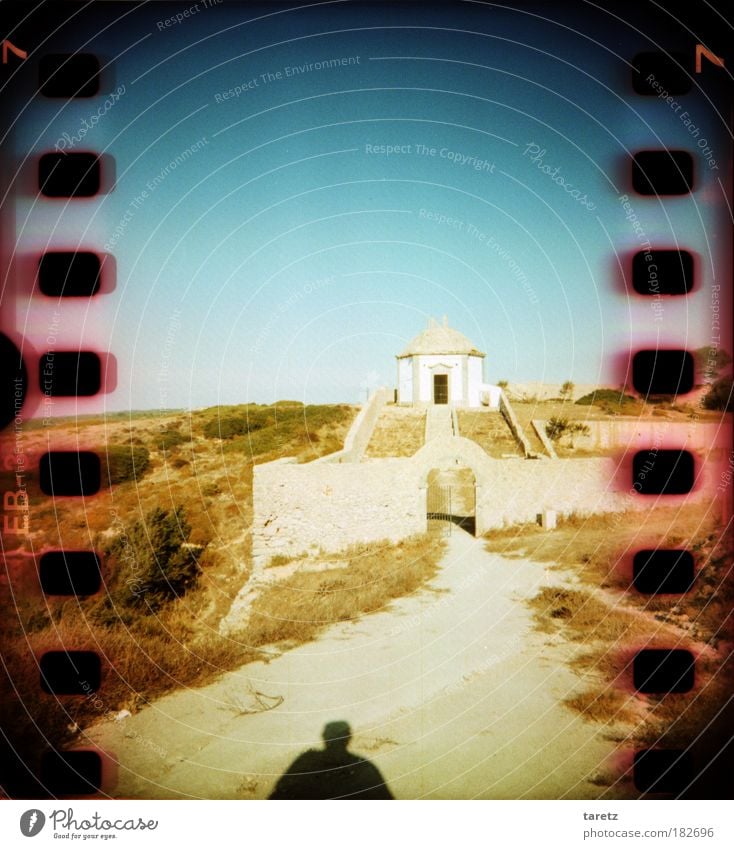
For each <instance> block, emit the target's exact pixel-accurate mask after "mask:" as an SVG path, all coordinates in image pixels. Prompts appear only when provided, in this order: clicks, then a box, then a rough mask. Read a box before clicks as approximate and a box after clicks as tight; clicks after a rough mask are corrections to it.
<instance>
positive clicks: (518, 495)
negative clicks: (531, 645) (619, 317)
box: [253, 437, 711, 570]
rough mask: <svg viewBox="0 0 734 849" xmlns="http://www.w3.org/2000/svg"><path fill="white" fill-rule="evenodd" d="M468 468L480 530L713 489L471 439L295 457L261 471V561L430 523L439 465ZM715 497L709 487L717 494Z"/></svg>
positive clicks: (256, 541) (257, 544)
mask: <svg viewBox="0 0 734 849" xmlns="http://www.w3.org/2000/svg"><path fill="white" fill-rule="evenodd" d="M461 466H465V467H468V468H470V469H471V471H472V473H473V474H474V478H475V481H476V532H477V534H482V533H484V532H485V531H488V530H491V529H492V528H497V527H501V526H502V525H504V524H512V523H515V522H532V521H535V519H536V516H537V514H538V513H541V512H543V510H556V511H557V512H558V513H560V514H564V513H566V514H568V513H572V512H577V513H580V514H587V515H588V514H591V513H605V512H615V511H620V510H628V509H643V510H647V509H649V508H650V505H651V503H652V502H655V503H661V504H662V503H676V504H680V503H682V502H683V501H688V500H690V501H694V500H697V499H698V498H700V497H702V496H704V495H705V494H706V492H707V490H710V488H711V487H710V483H711V482H710V481H708V482H707V481H699V486H698V487H697V490H696V492H694V493H692V494H690V495H688V496H677V497H667V498H663V499H652V500H651V499H649V498H644V497H641V496H639V495H637V494H636V493H635V492H634V490H633V489H632V486H631V477H630V471H629V469H626V470H625V469H620V467H619V464H618V463H617V461H616V460H614V459H610V458H604V457H594V458H590V459H569V460H523V459H521V458H518V459H510V460H497V459H493V458H491V457H489V456H488V455H487V454H486V453H485V452H484V451H483V450H482V449H481V448H480V447H479V446H478V445H477V444H476V443H475V442H472V441H471V440H469V439H464V438H462V437H454V438H453V439H449V440H436V441H434V442H432V443H429V444H428V445H425V446H423V448H421V450H420V451H418V452H417V453H416V454H414V455H413V456H412V457H406V458H388V459H372V460H366V461H364V462H362V463H334V464H329V463H307V464H296V463H294V462H289V461H288V460H278V461H276V462H273V463H265V464H262V465H258V466H255V467H254V469H253V509H254V517H253V565H254V568H255V570H257V569H259V568H262V566H264V565H265V563H267V561H268V560H269V559H270V558H272V557H273V556H275V555H276V554H284V555H294V554H300V553H301V552H303V551H307V550H318V549H322V550H323V551H326V552H336V551H340V550H342V549H344V548H346V547H347V546H349V545H352V544H355V543H359V542H374V541H378V540H382V539H389V540H393V541H397V540H399V539H402V538H404V537H407V536H410V535H412V534H415V533H421V532H423V531H425V530H426V528H427V520H426V488H427V483H428V474H429V472H430V471H431V470H432V469H451V468H457V467H461ZM709 496H710V491H709Z"/></svg>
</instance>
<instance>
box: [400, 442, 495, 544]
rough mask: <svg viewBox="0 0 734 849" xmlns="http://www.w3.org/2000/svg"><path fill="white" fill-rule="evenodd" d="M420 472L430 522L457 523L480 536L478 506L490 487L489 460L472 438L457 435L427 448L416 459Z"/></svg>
mask: <svg viewBox="0 0 734 849" xmlns="http://www.w3.org/2000/svg"><path fill="white" fill-rule="evenodd" d="M413 461H414V462H415V464H416V466H417V468H418V469H419V475H418V487H419V491H420V495H419V498H420V502H421V504H422V505H424V507H425V515H426V521H427V522H430V521H444V522H449V523H453V524H457V525H459V526H460V527H463V528H464V529H465V530H466V531H468V532H469V533H472V534H474V535H475V536H479V535H480V534H482V533H483V532H484V530H485V528H483V527H482V523H481V519H480V511H478V510H477V505H478V504H479V503H480V502H481V499H482V496H483V493H485V492H486V488H487V486H488V484H489V481H488V476H489V472H488V469H487V463H488V458H487V456H486V454H485V453H484V451H483V450H482V449H481V448H480V447H479V445H477V443H476V442H473V441H472V440H470V439H464V438H463V437H461V436H455V437H452V438H451V439H445V440H436V441H434V442H429V443H428V444H426V445H424V446H423V448H421V449H420V451H418V452H417V453H416V454H415V455H414V456H413Z"/></svg>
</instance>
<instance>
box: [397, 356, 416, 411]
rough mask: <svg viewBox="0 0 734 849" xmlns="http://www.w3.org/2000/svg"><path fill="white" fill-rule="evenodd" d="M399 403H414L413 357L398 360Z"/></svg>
mask: <svg viewBox="0 0 734 849" xmlns="http://www.w3.org/2000/svg"><path fill="white" fill-rule="evenodd" d="M398 403H399V404H412V403H413V358H412V357H403V358H401V359H399V360H398Z"/></svg>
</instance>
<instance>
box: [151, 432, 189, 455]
mask: <svg viewBox="0 0 734 849" xmlns="http://www.w3.org/2000/svg"><path fill="white" fill-rule="evenodd" d="M188 441H189V439H188V438H187V437H186V436H184V435H183V434H182V433H181V431H180V430H176V429H175V428H166V430H164V431H161V433H160V434H159V435H158V436H157V437H156V441H155V447H156V448H157V449H158V450H159V451H170V450H171V449H172V448H178V446H179V445H183V443H184V442H188Z"/></svg>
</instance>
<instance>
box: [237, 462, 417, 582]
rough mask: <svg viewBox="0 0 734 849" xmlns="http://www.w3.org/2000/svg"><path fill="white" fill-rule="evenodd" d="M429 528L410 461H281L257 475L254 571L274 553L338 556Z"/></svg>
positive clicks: (263, 467)
mask: <svg viewBox="0 0 734 849" xmlns="http://www.w3.org/2000/svg"><path fill="white" fill-rule="evenodd" d="M425 529H426V508H425V491H421V490H419V489H418V487H417V486H416V485H415V474H414V470H413V465H412V458H390V459H385V460H366V461H365V462H363V463H334V464H329V463H318V464H316V463H306V464H294V463H287V462H285V463H284V462H282V461H277V462H275V463H265V464H262V465H258V466H255V467H254V469H253V529H252V554H253V566H254V568H255V569H256V570H257V569H258V568H260V567H262V566H264V565H265V563H267V561H268V560H270V558H272V557H273V556H275V555H276V554H284V555H293V554H299V553H301V552H302V551H306V550H309V549H310V550H318V549H322V550H324V551H330V552H335V551H340V550H342V549H344V548H346V547H347V546H348V545H351V544H353V543H357V542H374V541H378V540H382V539H389V540H393V541H398V540H400V539H403V538H404V537H407V536H410V535H412V534H416V533H420V532H422V531H424V530H425Z"/></svg>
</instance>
